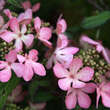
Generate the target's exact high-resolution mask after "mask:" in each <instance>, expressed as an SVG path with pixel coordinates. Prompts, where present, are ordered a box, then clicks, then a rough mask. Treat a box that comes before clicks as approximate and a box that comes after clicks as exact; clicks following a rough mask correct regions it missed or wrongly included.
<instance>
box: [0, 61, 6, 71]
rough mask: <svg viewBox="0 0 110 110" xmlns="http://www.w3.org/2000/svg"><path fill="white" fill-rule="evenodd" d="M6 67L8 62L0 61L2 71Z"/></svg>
mask: <svg viewBox="0 0 110 110" xmlns="http://www.w3.org/2000/svg"><path fill="white" fill-rule="evenodd" d="M5 67H7V62H5V61H0V69H4V68H5Z"/></svg>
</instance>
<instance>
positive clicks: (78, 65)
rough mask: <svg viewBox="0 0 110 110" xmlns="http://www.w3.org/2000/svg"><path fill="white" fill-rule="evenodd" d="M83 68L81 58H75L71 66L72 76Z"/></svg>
mask: <svg viewBox="0 0 110 110" xmlns="http://www.w3.org/2000/svg"><path fill="white" fill-rule="evenodd" d="M82 66H83V63H82V60H81V59H80V58H74V59H73V61H72V62H71V65H70V71H71V72H72V74H76V73H77V71H78V70H79V69H80V68H81V67H82Z"/></svg>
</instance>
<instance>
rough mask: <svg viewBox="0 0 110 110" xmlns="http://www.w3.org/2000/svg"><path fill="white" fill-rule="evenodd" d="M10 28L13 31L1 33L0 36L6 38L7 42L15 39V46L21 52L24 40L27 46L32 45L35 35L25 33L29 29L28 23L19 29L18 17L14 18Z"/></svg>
mask: <svg viewBox="0 0 110 110" xmlns="http://www.w3.org/2000/svg"><path fill="white" fill-rule="evenodd" d="M10 28H11V30H12V31H13V32H11V31H8V30H7V31H6V32H4V33H3V34H1V35H0V37H1V38H2V39H3V40H5V41H6V42H11V41H12V40H14V39H15V40H16V41H15V47H16V50H17V51H18V52H19V51H21V50H22V48H23V42H24V44H25V45H26V46H27V47H30V46H31V44H32V42H33V39H34V36H33V35H32V34H28V35H25V33H26V31H27V29H26V25H25V24H24V25H22V28H21V31H20V29H19V24H18V21H17V19H16V18H12V19H11V21H10Z"/></svg>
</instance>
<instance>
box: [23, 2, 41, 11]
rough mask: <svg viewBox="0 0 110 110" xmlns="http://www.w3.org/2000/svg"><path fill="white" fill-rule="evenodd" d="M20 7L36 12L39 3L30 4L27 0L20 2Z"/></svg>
mask: <svg viewBox="0 0 110 110" xmlns="http://www.w3.org/2000/svg"><path fill="white" fill-rule="evenodd" d="M22 7H23V8H24V9H25V10H26V9H31V8H32V11H33V12H36V11H38V10H39V9H40V3H36V4H35V5H33V6H32V5H31V3H30V1H29V0H27V1H25V2H23V3H22Z"/></svg>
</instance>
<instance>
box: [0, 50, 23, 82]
mask: <svg viewBox="0 0 110 110" xmlns="http://www.w3.org/2000/svg"><path fill="white" fill-rule="evenodd" d="M5 59H6V61H0V81H1V82H7V81H8V80H10V78H11V69H12V70H13V71H14V72H15V74H16V75H17V76H18V77H21V76H22V74H23V73H24V65H23V64H20V63H16V62H15V61H16V60H17V53H16V51H15V50H11V51H10V52H9V53H8V54H7V55H6V56H5Z"/></svg>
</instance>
